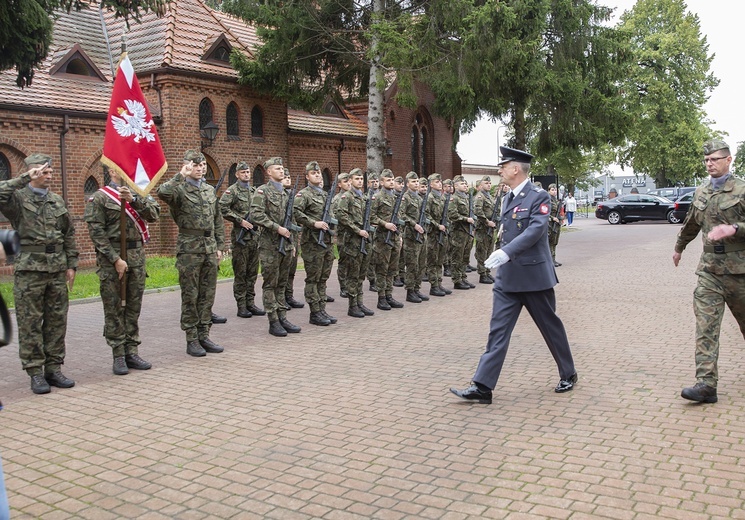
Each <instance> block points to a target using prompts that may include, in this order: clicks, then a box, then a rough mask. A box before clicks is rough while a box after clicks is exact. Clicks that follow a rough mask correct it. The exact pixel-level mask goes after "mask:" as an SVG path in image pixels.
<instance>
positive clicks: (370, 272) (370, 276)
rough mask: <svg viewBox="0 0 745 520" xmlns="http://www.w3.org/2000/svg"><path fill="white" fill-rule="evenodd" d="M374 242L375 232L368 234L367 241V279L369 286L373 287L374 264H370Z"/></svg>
mask: <svg viewBox="0 0 745 520" xmlns="http://www.w3.org/2000/svg"><path fill="white" fill-rule="evenodd" d="M374 242H375V231H372V232H371V233H370V238H369V239H368V241H367V256H368V257H369V258H368V262H367V279H368V280H369V281H370V285H375V263H373V262H371V261H370V260H371V259H372V255H373V246H372V244H373V243H374Z"/></svg>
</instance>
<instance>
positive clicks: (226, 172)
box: [215, 168, 228, 196]
mask: <svg viewBox="0 0 745 520" xmlns="http://www.w3.org/2000/svg"><path fill="white" fill-rule="evenodd" d="M227 176H228V169H227V168H225V169H224V170H223V171H222V175H220V180H219V181H217V184H215V196H217V193H218V192H219V191H220V188H221V187H222V183H223V182H225V177H227Z"/></svg>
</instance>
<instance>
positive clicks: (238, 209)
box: [220, 182, 259, 245]
mask: <svg viewBox="0 0 745 520" xmlns="http://www.w3.org/2000/svg"><path fill="white" fill-rule="evenodd" d="M255 193H256V188H254V187H253V186H249V187H248V188H244V187H243V186H241V184H240V183H239V182H236V183H235V184H233V185H231V186H228V189H226V190H225V191H224V192H223V194H222V197H220V214H222V218H224V219H225V220H227V221H229V222H232V223H233V230H232V231H231V232H230V239H231V241H232V243H233V245H235V239H236V238H237V237H238V233H239V232H240V230H241V226H240V223H241V221H242V220H243V219H244V218H245V216H246V214H247V213H248V212H249V209H251V200H252V199H253V196H254V194H255ZM247 220H248V221H249V222H251V223H253V220H252V219H251V218H249V219H247ZM254 230H256V231H259V228H258V226H256V225H254ZM243 240H245V241H246V243H248V242H253V241H257V240H258V233H256V234H251V233H248V232H246V233H244V234H243Z"/></svg>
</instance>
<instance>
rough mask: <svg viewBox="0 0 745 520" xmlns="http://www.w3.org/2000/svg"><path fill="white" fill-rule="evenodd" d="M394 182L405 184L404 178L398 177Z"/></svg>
mask: <svg viewBox="0 0 745 520" xmlns="http://www.w3.org/2000/svg"><path fill="white" fill-rule="evenodd" d="M393 181H394V182H397V183H399V184H403V183H404V178H403V177H396V178H395V179H393Z"/></svg>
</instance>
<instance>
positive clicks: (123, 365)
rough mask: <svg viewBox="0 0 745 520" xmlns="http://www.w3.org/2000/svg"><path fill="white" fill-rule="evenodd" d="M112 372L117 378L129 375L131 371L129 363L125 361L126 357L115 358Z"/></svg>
mask: <svg viewBox="0 0 745 520" xmlns="http://www.w3.org/2000/svg"><path fill="white" fill-rule="evenodd" d="M112 372H114V375H117V376H126V375H127V374H129V369H128V368H127V362H126V361H124V356H117V357H115V358H114V366H113V367H112Z"/></svg>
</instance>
